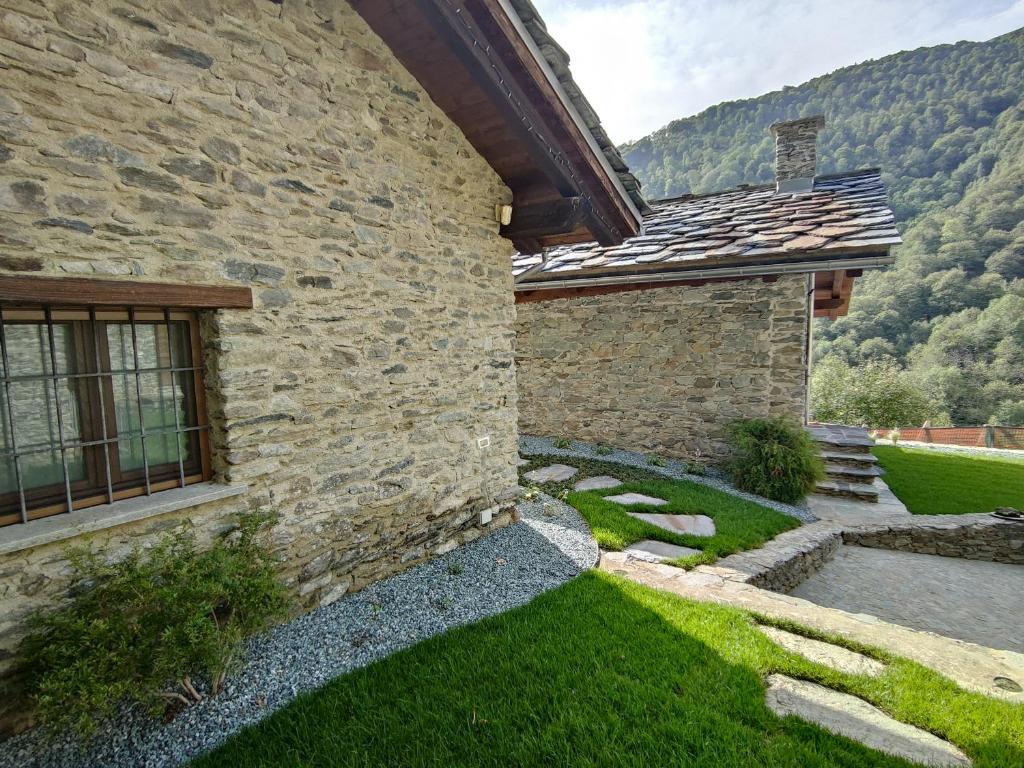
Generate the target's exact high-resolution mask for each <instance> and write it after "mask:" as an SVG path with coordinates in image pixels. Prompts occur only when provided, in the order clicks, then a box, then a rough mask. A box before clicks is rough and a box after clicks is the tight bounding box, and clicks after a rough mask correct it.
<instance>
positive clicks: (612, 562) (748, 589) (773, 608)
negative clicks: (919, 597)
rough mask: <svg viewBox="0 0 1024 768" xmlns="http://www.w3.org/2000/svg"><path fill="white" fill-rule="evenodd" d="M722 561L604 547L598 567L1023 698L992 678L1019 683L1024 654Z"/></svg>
mask: <svg viewBox="0 0 1024 768" xmlns="http://www.w3.org/2000/svg"><path fill="white" fill-rule="evenodd" d="M724 562H725V561H720V562H719V563H718V564H717V565H713V566H700V567H698V568H695V569H693V570H692V571H684V570H682V569H680V568H674V567H672V566H668V565H662V564H658V563H649V562H644V561H642V560H638V559H636V558H631V557H629V556H628V555H626V553H624V552H606V553H602V556H601V563H600V567H601V569H602V570H605V571H608V572H610V573H614V574H617V575H619V576H622V577H624V578H628V579H630V580H632V581H635V582H637V583H639V584H645V585H647V586H649V587H653V588H655V589H662V590H665V591H666V592H672V593H674V594H677V595H680V596H682V597H685V598H688V599H690V600H701V601H706V602H714V603H721V604H723V605H731V606H734V607H736V608H742V609H744V610H748V611H752V612H754V613H756V614H760V615H763V616H768V617H771V618H775V619H784V620H788V621H793V622H795V623H797V624H801V625H803V626H806V627H811V628H813V629H817V630H819V631H821V632H824V633H826V634H829V635H836V636H839V637H845V638H847V639H849V640H854V641H857V642H860V643H864V644H865V645H870V646H873V647H875V648H881V649H883V650H886V651H889V652H891V653H894V654H896V655H899V656H903V657H905V658H908V659H911V660H913V661H916V662H918V663H919V664H922V665H924V666H926V667H929V668H931V669H933V670H935V671H936V672H938V673H940V674H942V675H945V676H946V677H948V678H950V679H951V680H953V681H954V682H956V683H957V684H958V685H960V686H961V687H963V688H966V689H968V690H972V691H977V692H979V693H983V694H986V695H988V696H993V697H995V698H1000V699H1005V700H1007V701H1013V702H1017V703H1022V704H1024V693H1022V692H1015V691H1007V690H1004V689H1003V688H1001V687H1000V686H999V685H997V684H996V678H1009V679H1010V680H1014V681H1016V682H1018V683H1024V654H1020V653H1015V652H1013V651H1001V650H995V649H992V648H987V647H984V646H981V645H975V644H973V643H969V642H965V641H962V640H956V639H953V638H949V637H943V636H941V635H936V634H932V633H931V632H922V631H919V630H915V629H909V628H907V627H902V626H899V625H897V624H892V623H889V622H887V621H884V620H882V619H879V618H877V617H875V616H869V615H866V614H853V613H848V612H846V611H842V610H839V609H837V608H828V607H825V606H821V605H817V604H815V603H812V602H810V601H809V600H804V599H801V598H798V597H793V596H792V595H783V594H779V593H777V592H771V591H769V590H767V589H761V588H759V587H755V586H753V585H751V584H748V583H746V580H747V579H748V578H749V574H746V573H741V572H738V571H735V570H732V569H730V568H728V567H723V565H722V563H724ZM1018 613H1019V611H1018Z"/></svg>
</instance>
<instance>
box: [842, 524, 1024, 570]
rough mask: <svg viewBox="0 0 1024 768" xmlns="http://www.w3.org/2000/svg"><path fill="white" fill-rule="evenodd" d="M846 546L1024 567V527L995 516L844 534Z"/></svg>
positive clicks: (854, 530) (860, 528)
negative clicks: (853, 545)
mask: <svg viewBox="0 0 1024 768" xmlns="http://www.w3.org/2000/svg"><path fill="white" fill-rule="evenodd" d="M843 543H845V544H856V545H858V546H861V547H876V548H879V549H894V550H899V551H901V552H917V553H919V554H924V555H943V556H945V557H962V558H965V559H967V560H986V561H989V562H995V563H1011V564H1014V565H1024V523H1021V522H1014V521H1010V520H1000V519H999V518H996V517H992V516H991V515H988V514H984V515H935V516H934V517H931V516H929V517H927V518H924V519H922V518H921V517H917V518H914V519H913V520H911V521H909V522H907V523H906V524H895V525H894V524H891V523H890V524H888V525H886V526H885V527H874V526H858V527H857V528H851V529H848V530H844V531H843Z"/></svg>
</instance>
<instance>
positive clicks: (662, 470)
mask: <svg viewBox="0 0 1024 768" xmlns="http://www.w3.org/2000/svg"><path fill="white" fill-rule="evenodd" d="M594 448H595V445H594V444H593V443H585V442H583V441H582V440H573V441H572V442H571V444H570V446H569V447H568V448H555V446H554V441H553V440H552V438H550V437H536V436H534V435H520V436H519V453H520V455H521V456H524V457H525V456H529V455H531V454H535V453H542V454H549V455H551V456H575V457H577V458H581V459H597V460H598V461H612V462H615V463H616V464H625V465H626V466H629V467H641V468H642V469H646V470H649V471H650V472H657V473H658V474H660V475H665V476H666V477H671V478H673V479H675V480H689V481H691V482H694V483H700V484H701V485H706V486H708V487H710V488H716V489H717V490H719V491H725V492H726V493H731V494H732V495H733V496H739V497H740V498H741V499H746V500H747V501H753V502H756V503H758V504H760V505H762V506H764V507H769V508H771V509H774V510H777V511H779V512H782V513H783V514H784V515H789V516H791V517H795V518H796V519H797V520H800V521H802V522H805V523H813V522H817V520H818V518H817V517H815V516H814V515H813V514H811V511H810V510H809V509H808V508H807V504H806V502H801V503H800V504H784V503H783V502H781V501H773V500H771V499H766V498H764V497H763V496H757V495H756V494H753V493H747V492H745V491H741V490H739V489H738V488H736V487H735V486H734V485H733V484H732V483H730V482H729V481H728V480H726V478H725V475H724V474H723V473H722V472H720V471H719V470H717V469H715V468H714V467H707V474H706V475H690V474H687V473H686V472H685V471H684V470H683V465H684V462H681V461H676V460H675V459H665V462H666V466H664V467H656V466H654V465H652V464H649V463H648V461H647V454H645V453H637V452H635V451H626V450H622V449H619V448H613V449H612V452H611V453H609V454H608V455H606V456H602V455H600V454H598V453H596V452H595V451H594Z"/></svg>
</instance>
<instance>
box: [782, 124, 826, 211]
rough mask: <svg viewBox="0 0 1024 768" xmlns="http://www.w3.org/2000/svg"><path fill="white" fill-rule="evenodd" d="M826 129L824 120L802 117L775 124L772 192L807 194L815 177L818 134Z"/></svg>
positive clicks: (812, 185)
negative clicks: (773, 186)
mask: <svg viewBox="0 0 1024 768" xmlns="http://www.w3.org/2000/svg"><path fill="white" fill-rule="evenodd" d="M824 127H825V116H824V115H814V117H801V118H800V119H799V120H790V121H789V122H786V123H774V124H773V125H772V127H771V130H772V136H774V137H775V188H776V189H777V190H778V191H779V192H810V191H811V189H812V188H813V187H814V175H815V173H817V161H818V156H817V151H816V148H815V145H816V144H817V141H818V131H820V130H821V129H822V128H824Z"/></svg>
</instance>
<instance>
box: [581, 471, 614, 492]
mask: <svg viewBox="0 0 1024 768" xmlns="http://www.w3.org/2000/svg"><path fill="white" fill-rule="evenodd" d="M620 485H622V481H621V480H619V478H617V477H612V476H611V475H598V476H597V477H588V478H587V479H586V480H580V481H579V482H578V483H576V485H574V486H573V490H574V491H599V490H602V489H604V488H617V487H618V486H620Z"/></svg>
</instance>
